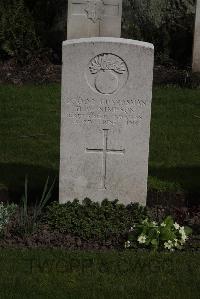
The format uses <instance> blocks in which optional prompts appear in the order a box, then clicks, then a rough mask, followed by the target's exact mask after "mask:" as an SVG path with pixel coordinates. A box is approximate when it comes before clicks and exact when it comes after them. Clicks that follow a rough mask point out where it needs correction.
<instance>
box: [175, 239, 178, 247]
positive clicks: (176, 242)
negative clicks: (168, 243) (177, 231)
mask: <svg viewBox="0 0 200 299" xmlns="http://www.w3.org/2000/svg"><path fill="white" fill-rule="evenodd" d="M174 246H175V247H178V240H177V239H174Z"/></svg>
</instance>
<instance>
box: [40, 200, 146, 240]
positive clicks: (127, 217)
mask: <svg viewBox="0 0 200 299" xmlns="http://www.w3.org/2000/svg"><path fill="white" fill-rule="evenodd" d="M146 215H147V214H146V208H144V207H142V206H140V205H139V204H130V205H128V206H126V207H125V206H124V205H123V204H119V203H118V201H117V200H116V201H113V202H110V201H108V200H104V201H103V202H102V203H101V204H99V203H95V202H92V201H91V200H89V199H85V200H84V201H83V203H82V204H80V203H79V201H78V200H74V201H73V202H67V203H66V204H62V205H59V204H58V203H56V202H55V203H53V204H51V205H49V206H48V207H47V211H46V215H45V219H44V220H45V221H47V223H48V224H49V226H50V227H51V228H52V229H56V230H58V231H60V232H62V233H69V234H73V235H75V236H79V237H81V238H83V239H87V240H89V239H98V240H105V239H107V237H108V236H111V235H115V236H119V235H121V234H123V233H125V232H127V231H128V229H129V227H130V225H131V223H133V221H134V222H139V221H142V220H143V219H145V218H146Z"/></svg>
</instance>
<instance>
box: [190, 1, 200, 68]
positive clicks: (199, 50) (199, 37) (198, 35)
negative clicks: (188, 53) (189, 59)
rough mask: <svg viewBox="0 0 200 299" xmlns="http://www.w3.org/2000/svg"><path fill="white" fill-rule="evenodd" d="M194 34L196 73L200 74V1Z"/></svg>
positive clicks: (194, 65)
mask: <svg viewBox="0 0 200 299" xmlns="http://www.w3.org/2000/svg"><path fill="white" fill-rule="evenodd" d="M195 19H196V20H195V32H194V49H193V65H192V70H193V72H194V73H200V0H197V2H196V18H195Z"/></svg>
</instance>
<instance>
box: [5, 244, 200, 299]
mask: <svg viewBox="0 0 200 299" xmlns="http://www.w3.org/2000/svg"><path fill="white" fill-rule="evenodd" d="M0 264H1V275H0V298H1V299H11V298H13V299H18V298H19V299H23V298H24V299H40V298H42V299H43V298H48V299H51V298H52V299H57V298H59V299H62V298H63V299H66V298H67V299H69V298H72V299H75V298H77V299H80V298H85V299H89V298H93V299H94V298H95V299H97V298H99V299H103V298H106V299H107V298H115V299H117V298H119V299H122V298H135V299H143V298H144V299H147V298H148V299H198V298H199V297H200V255H199V254H197V253H177V254H171V253H162V254H150V253H134V252H131V251H127V252H115V251H113V252H112V251H111V252H93V253H92V252H70V251H62V250H21V251H20V250H5V249H4V250H1V251H0Z"/></svg>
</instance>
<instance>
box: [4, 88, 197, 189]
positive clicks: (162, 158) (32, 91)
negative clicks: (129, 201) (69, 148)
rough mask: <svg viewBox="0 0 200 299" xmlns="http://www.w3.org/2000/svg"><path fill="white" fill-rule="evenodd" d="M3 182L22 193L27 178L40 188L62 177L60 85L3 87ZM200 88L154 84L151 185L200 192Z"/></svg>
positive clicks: (150, 162)
mask: <svg viewBox="0 0 200 299" xmlns="http://www.w3.org/2000/svg"><path fill="white" fill-rule="evenodd" d="M0 111H1V118H0V148H1V150H0V183H1V184H2V185H4V186H6V187H8V189H9V190H10V191H13V192H19V193H20V192H22V189H23V185H24V177H25V175H26V174H28V175H29V182H30V183H31V188H32V189H35V190H36V191H38V189H39V188H41V187H42V185H43V184H44V181H45V180H46V177H47V176H48V175H51V176H54V175H58V169H59V135H60V131H59V130H60V85H58V84H51V85H42V86H29V85H26V86H21V87H16V86H11V85H1V86H0ZM199 137H200V90H190V89H181V88H178V87H177V88H174V87H166V88H158V87H157V88H154V93H153V104H152V122H151V140H150V159H149V183H148V186H149V189H157V190H161V191H171V190H172V191H173V190H176V191H180V190H183V191H198V189H199V184H200V138H199Z"/></svg>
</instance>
